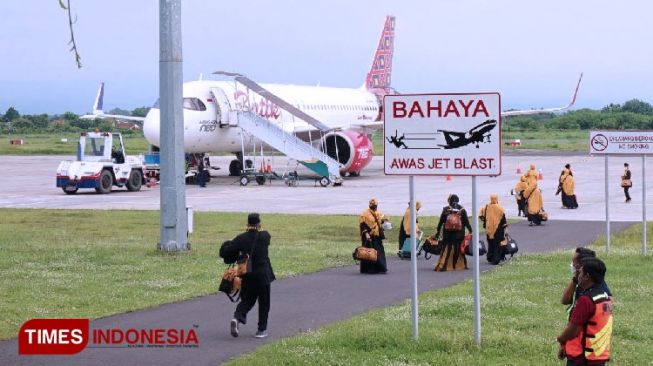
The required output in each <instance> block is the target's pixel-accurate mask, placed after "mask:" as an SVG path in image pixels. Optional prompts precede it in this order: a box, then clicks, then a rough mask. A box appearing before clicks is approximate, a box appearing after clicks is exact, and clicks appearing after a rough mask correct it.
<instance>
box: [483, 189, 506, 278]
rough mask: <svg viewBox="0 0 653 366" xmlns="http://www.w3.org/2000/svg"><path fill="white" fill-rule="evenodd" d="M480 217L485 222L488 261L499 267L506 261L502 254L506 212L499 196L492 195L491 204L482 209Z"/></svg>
mask: <svg viewBox="0 0 653 366" xmlns="http://www.w3.org/2000/svg"><path fill="white" fill-rule="evenodd" d="M478 215H479V217H480V219H481V221H482V222H483V228H484V229H485V231H486V237H487V246H488V248H487V261H488V262H489V263H491V264H494V265H497V264H499V262H501V260H503V259H504V256H503V253H501V242H502V241H503V240H504V239H505V234H506V227H507V226H508V224H507V222H506V211H505V210H504V209H503V207H501V205H500V204H499V196H498V195H497V194H492V195H491V196H490V203H488V204H487V205H485V206H484V207H482V208H481V210H480V212H479V214H478Z"/></svg>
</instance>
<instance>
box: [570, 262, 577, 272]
mask: <svg viewBox="0 0 653 366" xmlns="http://www.w3.org/2000/svg"><path fill="white" fill-rule="evenodd" d="M569 269H571V274H572V275H575V274H576V267H574V262H571V263H569Z"/></svg>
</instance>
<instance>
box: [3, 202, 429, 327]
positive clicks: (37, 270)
mask: <svg viewBox="0 0 653 366" xmlns="http://www.w3.org/2000/svg"><path fill="white" fill-rule="evenodd" d="M0 217H1V218H2V220H0V297H1V299H2V301H0V339H6V338H11V337H15V336H16V334H17V333H18V329H19V328H20V326H21V325H22V323H23V322H25V321H26V320H28V319H31V318H37V317H38V318H48V317H51V318H60V317H68V318H70V317H82V318H97V317H101V316H107V315H110V314H116V313H124V312H127V311H133V310H137V309H143V308H147V307H151V306H155V305H159V304H164V303H169V302H174V301H179V300H184V299H188V298H192V297H195V296H200V295H206V294H209V293H215V292H217V285H218V283H219V281H218V278H219V277H220V276H222V272H223V271H224V269H225V268H226V265H224V264H223V263H222V260H221V259H220V258H219V257H218V250H219V246H220V244H221V243H222V242H223V241H224V240H228V239H231V238H233V237H234V236H235V235H237V234H238V233H240V232H242V231H243V230H244V223H245V222H246V215H245V214H233V213H229V214H228V213H204V212H197V213H195V220H194V228H195V232H194V233H193V234H192V235H191V238H190V242H191V245H192V250H191V251H190V252H188V253H184V254H178V255H169V254H164V253H161V252H159V251H157V250H156V249H155V248H156V242H157V241H158V238H159V213H158V211H93V210H77V211H75V210H15V209H0ZM421 220H422V222H423V223H424V224H426V225H428V227H431V228H432V227H434V225H435V218H433V217H430V218H426V217H425V218H422V219H421ZM393 221H394V222H393V224H395V227H398V225H399V217H395V218H394V219H393ZM357 222H358V221H357V217H355V216H314V215H282V214H274V215H263V216H262V224H263V226H264V228H265V229H266V230H268V231H270V233H271V235H272V246H273V248H272V249H271V250H270V257H271V261H272V264H273V267H274V270H275V273H276V275H277V277H279V278H281V277H288V276H295V275H299V274H303V273H309V272H315V271H319V270H322V269H325V268H330V267H337V266H344V265H351V264H354V263H355V262H354V261H353V260H352V258H351V252H352V251H353V249H354V247H355V246H357V245H358V243H359V239H358V229H357ZM391 233H393V235H394V236H393V237H392V238H390V236H391V235H389V240H390V241H391V242H393V245H394V243H396V241H397V239H396V238H397V237H396V235H397V230H395V231H392V232H391Z"/></svg>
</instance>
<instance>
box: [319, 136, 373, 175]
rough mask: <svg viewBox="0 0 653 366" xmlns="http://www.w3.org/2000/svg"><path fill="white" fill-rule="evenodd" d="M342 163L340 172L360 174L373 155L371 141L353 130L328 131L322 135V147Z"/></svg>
mask: <svg viewBox="0 0 653 366" xmlns="http://www.w3.org/2000/svg"><path fill="white" fill-rule="evenodd" d="M325 148H326V153H327V155H329V156H330V157H332V158H334V159H336V156H337V160H338V161H339V162H340V163H341V164H342V165H343V167H342V169H340V172H341V173H342V174H344V173H349V174H350V175H352V176H356V175H358V174H360V171H361V170H362V169H363V168H365V167H366V166H367V165H368V164H369V163H370V162H371V161H372V157H373V156H374V148H373V146H372V141H371V140H370V139H369V138H368V137H367V136H366V135H365V134H363V133H360V132H357V131H353V130H343V131H335V132H330V133H328V134H327V135H326V136H324V140H323V141H322V149H325Z"/></svg>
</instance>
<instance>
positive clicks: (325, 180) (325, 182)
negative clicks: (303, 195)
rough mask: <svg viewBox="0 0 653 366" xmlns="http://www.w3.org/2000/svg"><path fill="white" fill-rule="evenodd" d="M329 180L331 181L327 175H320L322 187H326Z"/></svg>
mask: <svg viewBox="0 0 653 366" xmlns="http://www.w3.org/2000/svg"><path fill="white" fill-rule="evenodd" d="M330 182H331V181H330V180H329V178H328V177H322V178H320V185H321V186H322V187H326V186H328V185H329V183H330Z"/></svg>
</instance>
